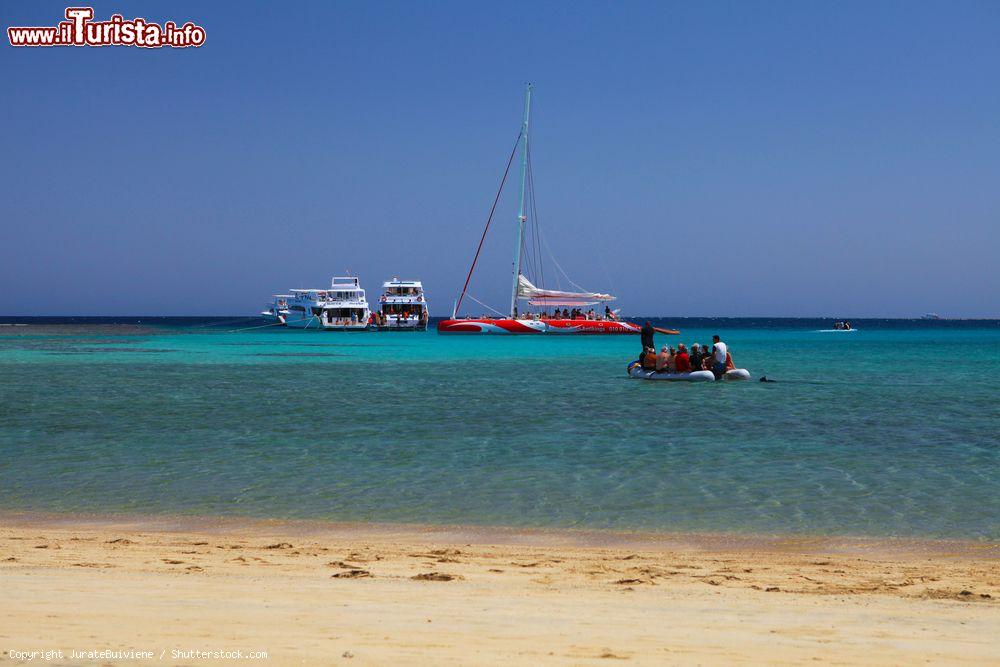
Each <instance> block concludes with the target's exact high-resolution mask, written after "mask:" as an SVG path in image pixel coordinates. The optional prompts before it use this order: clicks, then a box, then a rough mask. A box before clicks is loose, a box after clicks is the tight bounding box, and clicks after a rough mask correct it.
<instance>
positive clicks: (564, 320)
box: [438, 84, 639, 334]
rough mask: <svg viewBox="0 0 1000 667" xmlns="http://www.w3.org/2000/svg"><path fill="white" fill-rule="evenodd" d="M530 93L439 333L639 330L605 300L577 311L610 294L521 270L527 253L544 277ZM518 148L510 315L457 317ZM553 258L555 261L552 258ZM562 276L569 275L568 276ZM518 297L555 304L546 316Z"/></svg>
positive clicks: (528, 90) (610, 298) (536, 303)
mask: <svg viewBox="0 0 1000 667" xmlns="http://www.w3.org/2000/svg"><path fill="white" fill-rule="evenodd" d="M531 93H532V86H531V84H528V85H527V88H526V90H525V95H524V115H523V117H522V120H521V130H520V132H519V134H518V136H517V140H516V141H515V143H514V149H513V150H512V151H511V154H510V158H509V159H508V160H507V167H506V169H505V170H504V174H503V178H502V179H501V181H500V188H499V189H498V190H497V194H496V197H495V198H494V200H493V206H492V207H491V209H490V214H489V217H488V218H487V221H486V227H485V229H484V230H483V234H482V237H481V238H480V240H479V246H478V247H477V248H476V254H475V256H474V257H473V260H472V265H471V266H470V267H469V273H468V275H467V276H466V279H465V284H464V285H463V287H462V291H461V293H460V294H459V297H458V299H457V300H456V302H455V308H454V310H453V312H452V316H451V318H449V319H445V320H442V321H440V322H439V323H438V333H503V334H528V333H532V334H538V333H560V334H570V333H576V334H637V333H639V326H637V325H636V324H633V323H631V322H623V321H621V320H619V319H618V317H617V315H616V314H615V313H614V312H612V311H611V309H610V307H609V306H607V305H605V309H604V312H603V313H594V311H593V309H591V310H590V311H588V312H587V313H584V312H583V310H581V309H582V308H583V307H584V306H595V305H599V304H608V303H610V302H612V301H614V300H615V297H614V296H612V295H610V294H605V293H602V292H588V291H584V290H582V289H580V288H579V287H578V286H576V285H575V284H574V286H575V287H577V289H580V291H578V292H570V291H565V290H562V289H554V290H553V289H546V288H545V287H539V286H536V285H535V284H534V283H533V282H532V281H531V280H530V279H529V277H528V276H525V275H524V272H523V271H522V259H524V258H525V257H526V256H527V258H528V266H529V267H530V268H533V269H534V273H535V274H537V275H536V277H535V279H536V281H539V282H541V281H543V280H544V278H543V276H542V272H541V251H540V247H541V243H540V241H539V232H538V221H537V215H536V213H535V205H534V185H533V181H534V179H533V174H532V171H531V161H530V149H529V144H528V140H529V126H530V120H531ZM518 150H520V158H521V160H520V163H521V164H520V167H521V169H520V183H519V186H520V187H519V190H520V198H519V206H518V213H517V220H516V225H515V235H514V260H513V267H512V271H511V290H510V308H509V310H508V316H507V317H502V316H501V317H459V316H458V310H459V308H460V307H461V305H462V302H463V300H464V298H465V297H466V296H467V292H468V288H469V281H470V280H471V278H472V273H473V271H474V270H475V268H476V262H477V261H478V260H479V254H480V252H481V250H482V247H483V242H484V241H485V239H486V233H487V232H488V231H489V228H490V223H491V222H492V220H493V214H494V213H495V212H496V207H497V202H498V201H499V200H500V194H501V192H502V191H503V188H504V185H505V184H506V182H507V177H508V174H509V172H510V168H511V165H512V164H513V160H514V156H515V154H516V153H517V152H518ZM529 192H530V194H531V197H530V208H531V222H532V226H533V233H532V235H531V237H532V241H533V246H534V251H535V258H534V260H535V261H534V262H532V257H531V254H530V251H529V253H527V254H526V252H525V250H526V249H525V247H524V246H525V238H526V231H527V230H526V225H527V223H528V206H529V200H528V193H529ZM546 247H547V244H546ZM553 261H555V259H554V258H553ZM556 266H557V268H559V269H560V271H561V270H562V269H561V267H559V266H558V264H556ZM564 275H565V273H564ZM566 277H567V279H568V276H566ZM557 279H558V276H557ZM570 282H572V281H570ZM469 296H470V298H473V297H471V295H469ZM519 301H524V302H526V304H527V305H528V306H536V307H541V308H543V309H544V308H548V307H555V314H553V315H549V314H548V313H547V312H545V311H543V312H541V313H531V312H530V311H528V310H527V309H525V310H524V311H523V312H522V311H519V308H518V302H519ZM559 307H571V308H573V312H572V313H570V312H569V311H568V310H566V309H565V308H564V309H563V310H562V311H560V310H559Z"/></svg>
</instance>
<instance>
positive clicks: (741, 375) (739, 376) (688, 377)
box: [628, 361, 750, 382]
mask: <svg viewBox="0 0 1000 667" xmlns="http://www.w3.org/2000/svg"><path fill="white" fill-rule="evenodd" d="M628 375H629V377H632V378H636V379H639V380H661V381H666V382H715V375H714V374H713V373H712V371H691V372H690V373H664V372H657V371H651V370H647V369H644V368H642V367H641V366H640V365H639V362H638V361H633V362H632V363H631V364H629V366H628ZM720 379H721V380H749V379H750V371H748V370H747V369H745V368H734V369H732V370H731V371H726V374H725V375H723V376H722V377H721V378H720Z"/></svg>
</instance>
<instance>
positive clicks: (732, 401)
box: [0, 318, 1000, 540]
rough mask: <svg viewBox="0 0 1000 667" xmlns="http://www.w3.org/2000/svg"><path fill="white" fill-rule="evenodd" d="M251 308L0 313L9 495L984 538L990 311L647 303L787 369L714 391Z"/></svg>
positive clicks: (579, 341)
mask: <svg viewBox="0 0 1000 667" xmlns="http://www.w3.org/2000/svg"><path fill="white" fill-rule="evenodd" d="M3 321H4V322H6V323H8V324H9V323H12V322H25V321H27V320H16V319H13V318H5V319H4V320H3ZM260 324H261V322H260V321H253V320H249V321H248V320H240V321H230V322H219V321H216V322H209V321H205V320H189V321H176V320H174V321H171V320H159V321H157V320H143V321H142V322H136V321H130V322H129V323H127V324H126V323H123V322H121V321H115V320H107V321H84V320H77V321H73V320H65V321H62V323H60V324H53V323H51V322H48V323H45V324H43V325H39V324H31V325H30V326H27V327H0V509H15V510H22V509H25V510H43V511H77V512H121V511H126V512H141V513H182V514H212V515H246V516H261V517H288V518H316V519H336V520H360V521H380V522H421V523H470V524H497V525H514V526H546V527H560V526H573V527H588V528H617V529H642V530H681V531H735V532H752V533H761V532H763V533H819V534H852V535H872V536H887V535H896V536H914V537H963V538H978V539H991V540H995V539H1000V322H997V321H980V322H952V321H942V322H900V321H871V322H866V321H856V322H855V325H856V326H858V327H859V329H860V330H859V331H857V332H854V333H850V334H843V333H820V332H817V331H816V330H817V329H823V328H828V327H829V322H826V321H819V320H817V321H808V320H714V321H713V320H683V319H672V320H669V321H663V322H662V323H661V324H662V325H664V326H676V327H678V328H680V329H681V330H682V332H683V334H682V336H681V337H680V339H679V340H683V341H685V342H686V343H690V342H693V341H709V340H710V336H711V334H712V333H715V332H718V333H720V334H722V336H723V338H724V340H726V341H727V342H728V343H729V344H730V349H731V350H732V352H733V355H734V357H735V360H736V362H737V365H739V366H743V367H746V368H748V369H750V371H751V372H752V373H753V375H754V377H755V378H756V377H759V376H761V375H767V376H768V377H771V378H774V379H776V380H778V382H776V383H767V384H762V383H759V382H748V383H717V384H714V385H713V384H690V385H689V384H684V383H654V382H645V381H639V380H631V379H628V378H627V377H626V375H625V365H626V363H627V361H628V360H629V359H630V358H633V357H634V356H635V353H636V352H637V346H638V340H637V338H634V337H598V336H593V337H565V338H557V337H548V336H546V337H538V338H532V337H500V336H495V337H491V336H485V337H478V336H440V335H437V334H436V333H434V332H428V333H425V334H423V333H326V332H308V331H306V332H302V331H289V330H285V329H279V328H273V327H269V328H249V327H254V326H259V325H260ZM657 338H658V343H661V342H666V341H667V340H668V339H667V337H664V336H658V337H657ZM669 340H670V342H676V341H677V340H678V338H677V337H671V338H670V339H669Z"/></svg>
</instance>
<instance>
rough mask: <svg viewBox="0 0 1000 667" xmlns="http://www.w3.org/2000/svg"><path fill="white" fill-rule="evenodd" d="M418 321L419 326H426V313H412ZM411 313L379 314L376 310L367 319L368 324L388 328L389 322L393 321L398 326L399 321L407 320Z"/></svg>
mask: <svg viewBox="0 0 1000 667" xmlns="http://www.w3.org/2000/svg"><path fill="white" fill-rule="evenodd" d="M413 314H414V315H416V316H417V318H418V319H419V320H420V324H427V311H426V310H421V311H419V312H418V313H413ZM410 315H411V313H410V311H408V310H404V311H402V312H398V313H380V312H379V311H377V310H373V311H372V314H371V317H370V318H369V320H368V322H369V324H374V325H375V326H380V327H384V326H388V324H389V322H390V320H394V321H395V322H396V324H397V325H398V324H399V323H400V320H406V319H409V317H410Z"/></svg>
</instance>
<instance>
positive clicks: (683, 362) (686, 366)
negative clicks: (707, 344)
mask: <svg viewBox="0 0 1000 667" xmlns="http://www.w3.org/2000/svg"><path fill="white" fill-rule="evenodd" d="M674 367H675V369H676V371H677V372H678V373H690V372H691V359H690V358H689V357H688V352H687V348H685V347H684V343H679V344H678V345H677V354H675V355H674Z"/></svg>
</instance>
